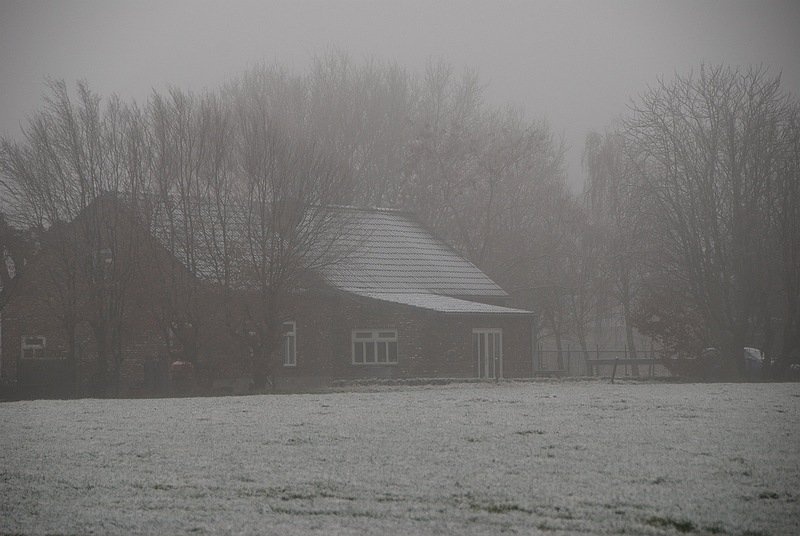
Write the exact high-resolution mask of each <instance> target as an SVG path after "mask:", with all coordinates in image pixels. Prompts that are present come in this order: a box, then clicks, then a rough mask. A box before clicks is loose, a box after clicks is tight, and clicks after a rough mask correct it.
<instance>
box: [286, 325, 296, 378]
mask: <svg viewBox="0 0 800 536" xmlns="http://www.w3.org/2000/svg"><path fill="white" fill-rule="evenodd" d="M283 366H284V367H294V366H297V324H296V323H295V322H293V321H292V322H284V323H283Z"/></svg>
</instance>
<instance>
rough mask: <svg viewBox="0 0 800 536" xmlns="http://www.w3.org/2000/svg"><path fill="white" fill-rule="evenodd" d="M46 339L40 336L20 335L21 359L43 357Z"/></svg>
mask: <svg viewBox="0 0 800 536" xmlns="http://www.w3.org/2000/svg"><path fill="white" fill-rule="evenodd" d="M46 349H47V339H46V338H44V337H42V336H39V335H37V336H34V337H22V359H45V357H46V353H45V350H46Z"/></svg>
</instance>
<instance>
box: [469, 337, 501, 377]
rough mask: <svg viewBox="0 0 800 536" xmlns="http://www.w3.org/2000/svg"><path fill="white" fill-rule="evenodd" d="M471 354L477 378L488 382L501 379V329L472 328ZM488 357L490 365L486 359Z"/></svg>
mask: <svg viewBox="0 0 800 536" xmlns="http://www.w3.org/2000/svg"><path fill="white" fill-rule="evenodd" d="M476 350H477V353H476ZM472 352H473V356H472V359H473V363H476V365H477V369H478V378H485V379H489V380H499V379H502V378H503V330H502V328H472ZM490 356H491V358H492V362H491V364H490V361H489V359H488V358H489V357H490Z"/></svg>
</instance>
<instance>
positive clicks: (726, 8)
mask: <svg viewBox="0 0 800 536" xmlns="http://www.w3.org/2000/svg"><path fill="white" fill-rule="evenodd" d="M798 27H800V6H798V4H797V3H796V2H791V1H788V2H711V1H709V2H693V1H679V2H635V3H631V2H437V3H435V4H431V3H429V2H384V1H380V2H359V1H344V2H335V3H332V2H322V1H307V2H283V1H279V2H267V3H262V2H234V3H226V4H225V5H220V4H218V3H215V2H188V1H182V2H166V3H164V2H140V3H135V4H134V3H117V2H113V3H108V2H102V1H89V2H79V3H56V2H17V1H10V2H9V1H6V2H3V4H2V5H1V6H0V87H2V91H0V135H3V136H19V133H20V126H21V124H22V123H23V122H24V119H25V117H27V116H28V115H30V114H31V113H32V112H33V111H34V110H35V109H36V108H37V107H38V105H39V104H40V102H41V97H42V95H43V93H44V90H45V86H44V81H45V78H46V77H52V78H56V79H65V80H66V81H68V82H72V81H75V80H77V79H85V80H86V81H87V82H88V83H89V84H90V87H91V88H92V89H93V90H94V91H96V92H98V93H99V94H101V95H109V94H112V93H116V94H119V95H120V96H122V97H125V98H127V97H131V98H135V99H136V100H138V101H141V100H144V99H146V98H147V96H148V95H149V94H150V93H151V92H152V90H153V89H156V90H164V89H166V88H167V87H170V86H176V87H180V88H182V89H187V90H194V91H199V90H202V89H203V88H214V87H218V86H219V85H220V84H222V83H223V82H225V81H226V80H228V79H230V78H231V77H233V76H236V75H238V74H240V73H241V72H243V71H245V70H246V69H248V68H250V67H252V66H253V65H255V64H259V63H268V64H269V63H280V64H283V65H286V66H288V67H289V68H290V69H292V70H294V71H297V72H301V71H303V70H304V69H306V68H307V67H308V65H309V64H310V62H311V61H312V59H313V58H314V57H315V56H317V55H320V54H324V53H325V52H326V51H328V50H330V49H334V48H335V49H339V50H342V51H344V52H346V53H348V54H349V55H350V56H351V57H352V58H353V59H354V60H356V61H357V62H360V61H362V60H365V59H369V58H374V59H376V60H378V61H393V62H397V63H398V64H399V65H401V66H403V67H406V68H408V69H409V70H412V71H420V70H422V69H423V68H424V66H425V64H426V62H428V61H429V60H431V59H434V60H444V61H447V62H449V63H451V64H452V65H453V66H454V67H455V68H457V69H474V70H476V71H477V72H478V73H479V75H480V77H481V79H482V80H483V81H484V83H485V84H486V92H485V94H486V98H487V99H489V100H490V101H491V104H492V105H496V106H506V105H509V106H515V107H519V108H522V109H523V110H525V112H526V113H527V114H528V115H529V116H530V117H533V118H543V119H546V120H547V121H548V122H549V123H550V125H551V127H552V128H553V130H554V131H555V132H557V133H558V134H560V135H562V136H563V139H564V141H565V142H566V144H567V148H568V153H567V171H568V174H569V182H570V184H571V185H572V186H573V187H574V188H575V189H579V187H580V185H581V184H582V182H583V179H584V174H585V172H584V169H583V167H582V165H581V155H582V151H583V146H584V141H585V137H586V135H587V133H588V132H589V131H590V130H602V129H603V128H605V126H606V125H608V124H609V123H610V122H611V121H613V120H614V119H615V118H617V117H618V116H619V115H621V114H623V113H625V111H626V110H627V106H628V104H629V102H630V99H631V98H632V97H635V96H636V95H637V94H639V93H640V92H641V91H642V90H643V89H644V88H646V86H647V85H648V84H652V83H653V82H654V81H655V80H656V79H657V78H658V77H660V76H665V77H669V76H671V75H673V74H674V73H676V72H680V73H683V72H686V71H688V70H690V69H692V68H697V66H698V65H699V64H701V63H711V64H714V63H725V64H728V65H733V66H746V65H761V64H763V65H766V66H769V68H770V69H771V72H773V73H774V74H777V73H781V74H782V80H783V85H784V87H785V88H787V89H788V90H789V91H791V92H794V93H797V91H798V88H800V61H798V55H797V51H798V50H800V32H797V28H798Z"/></svg>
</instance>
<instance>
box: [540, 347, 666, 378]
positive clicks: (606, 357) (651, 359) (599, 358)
mask: <svg viewBox="0 0 800 536" xmlns="http://www.w3.org/2000/svg"><path fill="white" fill-rule="evenodd" d="M663 358H664V355H663V352H662V351H661V350H656V349H653V348H650V349H642V350H638V349H637V351H636V357H635V358H634V357H633V355H632V354H631V353H630V352H628V349H627V348H623V349H621V350H600V349H599V348H595V349H594V350H588V351H584V350H582V349H574V348H571V347H569V346H567V348H566V349H562V350H560V351H559V350H543V349H542V348H541V347H538V348H537V349H536V354H535V355H534V359H533V370H534V374H535V375H537V376H611V375H612V373H613V372H614V365H615V364H616V366H617V370H616V375H617V376H634V377H641V376H645V377H663V376H669V371H668V370H667V368H666V367H665V366H664V365H663V361H662V360H663Z"/></svg>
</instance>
